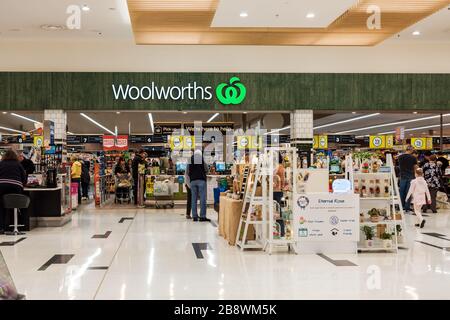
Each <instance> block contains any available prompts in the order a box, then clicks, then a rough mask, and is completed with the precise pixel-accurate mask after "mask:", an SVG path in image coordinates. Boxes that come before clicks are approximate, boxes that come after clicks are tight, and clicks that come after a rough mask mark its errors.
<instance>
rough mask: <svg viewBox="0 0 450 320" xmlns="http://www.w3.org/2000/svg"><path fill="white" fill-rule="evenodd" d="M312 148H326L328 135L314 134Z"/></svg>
mask: <svg viewBox="0 0 450 320" xmlns="http://www.w3.org/2000/svg"><path fill="white" fill-rule="evenodd" d="M313 149H328V136H325V135H319V136H314V144H313Z"/></svg>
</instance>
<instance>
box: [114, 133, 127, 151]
mask: <svg viewBox="0 0 450 320" xmlns="http://www.w3.org/2000/svg"><path fill="white" fill-rule="evenodd" d="M114 145H115V146H114V147H115V150H118V151H126V150H128V136H126V135H122V136H117V137H116V139H115V142H114Z"/></svg>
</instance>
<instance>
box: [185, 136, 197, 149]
mask: <svg viewBox="0 0 450 320" xmlns="http://www.w3.org/2000/svg"><path fill="white" fill-rule="evenodd" d="M183 149H184V150H194V149H195V136H185V137H184V139H183Z"/></svg>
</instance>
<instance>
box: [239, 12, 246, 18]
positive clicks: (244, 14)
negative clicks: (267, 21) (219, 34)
mask: <svg viewBox="0 0 450 320" xmlns="http://www.w3.org/2000/svg"><path fill="white" fill-rule="evenodd" d="M239 16H240V17H241V18H247V17H248V13H247V12H245V11H243V12H241V13H240V14H239Z"/></svg>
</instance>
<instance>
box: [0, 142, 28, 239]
mask: <svg viewBox="0 0 450 320" xmlns="http://www.w3.org/2000/svg"><path fill="white" fill-rule="evenodd" d="M26 182H27V176H26V173H25V170H24V169H23V167H22V165H21V164H20V162H19V157H18V156H17V153H16V152H15V151H13V150H8V151H6V153H5V154H4V155H3V158H2V161H0V234H3V233H5V228H6V226H5V215H6V212H5V209H3V196H4V195H5V194H11V193H18V194H21V193H23V186H24V185H25V183H26Z"/></svg>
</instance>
